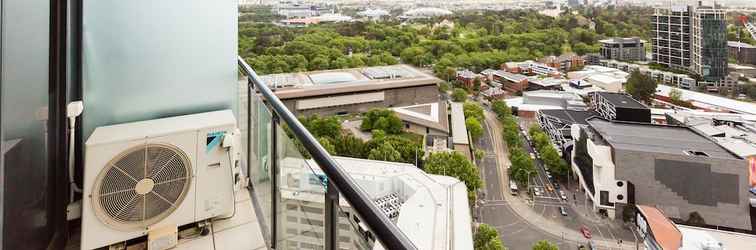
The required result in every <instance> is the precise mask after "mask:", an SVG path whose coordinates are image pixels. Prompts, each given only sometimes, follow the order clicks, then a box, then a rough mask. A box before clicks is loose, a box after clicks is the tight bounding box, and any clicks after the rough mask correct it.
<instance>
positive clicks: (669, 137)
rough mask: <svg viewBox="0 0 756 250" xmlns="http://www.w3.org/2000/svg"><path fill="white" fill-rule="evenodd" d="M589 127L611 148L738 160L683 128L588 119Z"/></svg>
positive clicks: (700, 136) (711, 142)
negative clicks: (700, 154)
mask: <svg viewBox="0 0 756 250" xmlns="http://www.w3.org/2000/svg"><path fill="white" fill-rule="evenodd" d="M588 124H589V125H590V126H591V127H592V128H593V129H594V130H595V131H596V132H598V134H600V135H601V137H602V138H603V139H604V140H605V141H606V142H607V143H608V144H610V145H611V146H612V147H613V148H616V149H624V150H632V151H643V152H652V153H664V154H673V155H685V156H691V153H690V151H694V152H703V153H705V154H706V155H708V156H709V157H713V158H726V159H738V157H737V156H735V155H734V154H732V153H730V152H729V151H727V150H725V149H724V148H723V147H721V146H720V145H718V144H717V143H716V142H714V141H711V140H709V139H707V138H706V137H704V136H702V135H699V134H698V133H696V132H694V131H693V130H691V129H689V128H686V127H679V126H666V125H655V124H647V123H633V122H610V121H607V120H604V119H601V118H595V117H594V118H590V119H588Z"/></svg>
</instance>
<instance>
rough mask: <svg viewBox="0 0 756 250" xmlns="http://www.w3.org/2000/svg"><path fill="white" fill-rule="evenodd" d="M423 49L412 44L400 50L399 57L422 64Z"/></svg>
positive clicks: (408, 61) (416, 64) (407, 61)
mask: <svg viewBox="0 0 756 250" xmlns="http://www.w3.org/2000/svg"><path fill="white" fill-rule="evenodd" d="M424 56H425V49H423V47H419V46H413V47H409V48H406V49H404V50H402V53H401V54H400V57H401V58H402V61H404V62H406V63H409V64H412V65H415V66H423V65H424V61H425V58H424Z"/></svg>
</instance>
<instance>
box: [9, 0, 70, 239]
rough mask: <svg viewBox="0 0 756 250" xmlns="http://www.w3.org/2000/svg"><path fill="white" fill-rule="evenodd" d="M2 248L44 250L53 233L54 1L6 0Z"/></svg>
mask: <svg viewBox="0 0 756 250" xmlns="http://www.w3.org/2000/svg"><path fill="white" fill-rule="evenodd" d="M1 11H2V14H0V20H2V28H0V37H1V38H2V43H1V44H0V46H2V47H0V49H1V50H2V51H1V52H0V54H1V55H2V59H1V60H0V62H1V63H2V67H1V68H2V70H1V73H0V82H2V91H0V93H2V95H0V96H1V97H2V98H1V99H2V105H0V107H1V108H2V111H1V112H0V114H2V117H1V118H0V121H2V140H1V141H2V144H0V145H2V150H1V151H2V154H3V165H2V166H3V169H0V190H2V191H1V192H2V194H0V198H1V200H2V210H0V211H2V213H0V216H2V220H3V221H2V228H3V232H2V237H3V239H2V245H0V248H2V249H44V248H46V247H47V245H48V244H49V243H50V240H51V239H52V235H53V215H52V213H51V211H52V210H53V209H54V207H55V205H54V204H53V202H54V198H55V197H54V194H55V192H54V191H55V187H54V185H53V184H54V180H55V179H54V177H55V172H54V170H55V169H54V167H55V166H58V165H51V164H50V162H49V161H48V153H49V150H48V146H49V141H48V139H49V138H48V130H49V129H51V128H50V127H49V126H48V125H49V119H48V105H49V101H50V98H49V97H50V96H49V93H50V92H49V82H48V80H49V78H48V77H49V74H48V69H49V67H50V65H49V63H48V62H49V42H50V37H49V34H50V29H49V27H50V1H49V0H2V10H1Z"/></svg>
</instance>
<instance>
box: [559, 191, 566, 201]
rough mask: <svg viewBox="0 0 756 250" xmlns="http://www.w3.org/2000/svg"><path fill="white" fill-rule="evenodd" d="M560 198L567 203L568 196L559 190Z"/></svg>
mask: <svg viewBox="0 0 756 250" xmlns="http://www.w3.org/2000/svg"><path fill="white" fill-rule="evenodd" d="M559 197H561V198H562V200H564V201H567V195H566V194H564V191H562V190H559Z"/></svg>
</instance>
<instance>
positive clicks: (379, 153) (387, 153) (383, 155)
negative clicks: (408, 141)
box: [368, 143, 402, 162]
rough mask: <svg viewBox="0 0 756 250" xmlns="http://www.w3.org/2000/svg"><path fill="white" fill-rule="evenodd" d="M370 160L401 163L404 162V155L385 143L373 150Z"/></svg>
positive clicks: (369, 156)
mask: <svg viewBox="0 0 756 250" xmlns="http://www.w3.org/2000/svg"><path fill="white" fill-rule="evenodd" d="M368 159H371V160H379V161H394V162H400V161H401V160H402V154H401V153H399V151H396V149H394V147H393V146H391V144H390V143H384V144H381V145H380V146H378V147H377V148H374V149H371V150H370V153H369V154H368Z"/></svg>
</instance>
